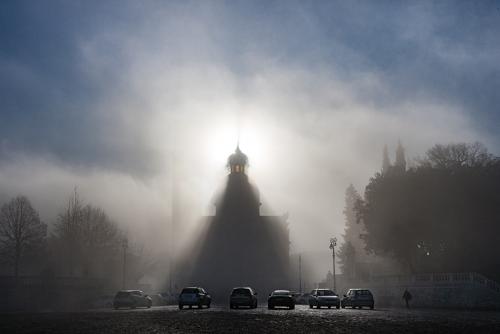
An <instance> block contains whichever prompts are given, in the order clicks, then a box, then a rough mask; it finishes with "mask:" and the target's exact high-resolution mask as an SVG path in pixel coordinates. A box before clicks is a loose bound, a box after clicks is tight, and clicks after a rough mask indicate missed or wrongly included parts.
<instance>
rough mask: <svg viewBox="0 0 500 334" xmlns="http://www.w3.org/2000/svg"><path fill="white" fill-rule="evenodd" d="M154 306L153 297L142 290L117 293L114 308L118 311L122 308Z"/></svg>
mask: <svg viewBox="0 0 500 334" xmlns="http://www.w3.org/2000/svg"><path fill="white" fill-rule="evenodd" d="M151 305H153V301H152V300H151V297H149V296H148V295H147V294H145V293H144V292H142V291H141V290H120V291H118V292H117V293H116V295H115V298H114V299H113V307H114V308H115V309H118V308H120V307H130V308H136V307H147V308H150V307H151Z"/></svg>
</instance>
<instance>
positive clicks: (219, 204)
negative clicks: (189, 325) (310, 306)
mask: <svg viewBox="0 0 500 334" xmlns="http://www.w3.org/2000/svg"><path fill="white" fill-rule="evenodd" d="M247 167H248V158H247V156H246V155H245V154H244V153H243V152H241V150H240V149H239V147H237V148H236V151H235V153H233V154H232V155H231V156H229V158H228V170H229V172H230V173H229V175H228V177H227V183H226V188H225V190H224V191H223V192H222V193H221V194H220V196H218V198H217V200H216V202H215V207H216V212H215V215H214V216H209V217H205V219H204V222H203V223H202V224H203V225H204V226H203V230H204V232H203V233H202V234H201V235H200V237H199V239H200V240H198V242H197V243H196V251H195V252H194V253H193V254H195V256H194V258H193V259H192V261H191V266H190V267H191V269H190V275H189V276H188V277H189V279H188V281H189V283H188V282H186V283H188V284H192V285H200V286H203V287H205V288H206V289H207V290H208V291H210V292H211V293H212V295H213V297H214V298H215V299H216V300H224V298H227V296H228V295H229V292H230V291H231V289H232V288H233V287H237V286H251V287H253V288H254V289H255V290H256V291H257V292H258V293H259V295H260V296H267V294H268V293H270V292H272V291H273V290H275V289H286V288H288V287H289V285H290V282H289V274H290V272H289V271H290V269H289V248H290V238H289V230H288V223H287V221H286V219H287V217H286V216H263V215H261V214H260V206H261V203H260V196H259V192H258V190H257V188H256V187H254V186H253V185H252V184H251V183H250V182H249V179H248V175H247V174H246V169H247Z"/></svg>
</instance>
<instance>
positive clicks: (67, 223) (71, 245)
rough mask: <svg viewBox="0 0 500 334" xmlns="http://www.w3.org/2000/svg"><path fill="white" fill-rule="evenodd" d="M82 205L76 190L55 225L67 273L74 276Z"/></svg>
mask: <svg viewBox="0 0 500 334" xmlns="http://www.w3.org/2000/svg"><path fill="white" fill-rule="evenodd" d="M82 218H83V215H82V204H81V202H80V199H79V197H78V192H77V191H76V188H75V190H74V193H73V195H72V196H71V197H70V198H69V200H68V205H67V206H66V208H65V209H64V212H62V213H60V214H59V216H58V217H57V221H56V223H55V235H56V239H57V243H58V244H59V245H58V246H59V247H60V248H61V249H60V250H62V251H63V253H62V254H61V256H62V258H63V259H64V262H65V264H66V269H67V272H68V273H69V274H70V275H74V270H75V267H76V265H77V262H78V259H79V257H80V256H81V248H82V247H81V246H82V245H81V237H80V235H81V228H82V220H83V219H82Z"/></svg>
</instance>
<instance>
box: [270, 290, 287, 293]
mask: <svg viewBox="0 0 500 334" xmlns="http://www.w3.org/2000/svg"><path fill="white" fill-rule="evenodd" d="M274 292H283V293H291V292H290V290H274V291H273V293H274Z"/></svg>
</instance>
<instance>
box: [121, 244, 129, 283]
mask: <svg viewBox="0 0 500 334" xmlns="http://www.w3.org/2000/svg"><path fill="white" fill-rule="evenodd" d="M122 248H123V272H122V289H124V290H125V283H126V263H127V248H128V240H127V238H126V237H125V238H123V241H122Z"/></svg>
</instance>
